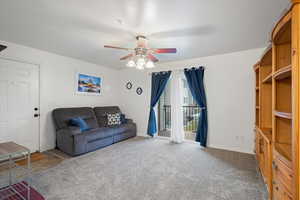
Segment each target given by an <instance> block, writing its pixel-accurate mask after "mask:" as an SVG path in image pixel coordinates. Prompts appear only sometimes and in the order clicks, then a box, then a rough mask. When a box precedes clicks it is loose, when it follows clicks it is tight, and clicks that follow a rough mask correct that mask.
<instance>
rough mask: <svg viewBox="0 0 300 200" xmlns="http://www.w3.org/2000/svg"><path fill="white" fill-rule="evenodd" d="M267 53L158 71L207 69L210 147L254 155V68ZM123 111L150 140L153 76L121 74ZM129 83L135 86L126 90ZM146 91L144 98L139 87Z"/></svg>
mask: <svg viewBox="0 0 300 200" xmlns="http://www.w3.org/2000/svg"><path fill="white" fill-rule="evenodd" d="M262 52H263V49H252V50H247V51H241V52H235V53H230V54H224V55H217V56H210V57H203V58H197V59H191V60H185V61H179V62H172V63H167V64H161V66H160V67H158V68H156V71H163V70H174V69H183V68H185V67H191V66H196V67H197V66H205V68H206V70H205V86H206V94H207V103H208V126H209V132H208V146H210V147H215V148H220V149H227V150H233V151H239V152H246V153H253V147H254V146H253V145H254V132H253V128H254V118H255V116H254V115H255V113H254V104H255V103H254V91H255V90H254V73H253V70H252V69H253V68H252V66H253V64H254V63H256V62H257V60H258V59H259V57H260V56H261V54H262ZM120 77H122V80H121V82H122V83H121V89H120V94H121V96H122V102H120V105H121V108H122V110H123V111H124V112H125V113H126V114H128V116H129V117H131V118H133V119H134V120H135V121H136V122H137V123H138V135H141V136H146V131H147V123H148V115H149V104H150V95H151V94H150V92H151V89H150V88H151V76H150V75H149V72H145V71H137V70H135V69H133V70H131V69H128V70H122V71H121V72H120ZM127 81H131V82H132V83H133V85H134V88H133V89H132V90H127V89H125V84H126V82H127ZM138 86H141V87H142V88H143V90H144V93H143V95H142V96H138V95H136V93H135V89H136V87H138Z"/></svg>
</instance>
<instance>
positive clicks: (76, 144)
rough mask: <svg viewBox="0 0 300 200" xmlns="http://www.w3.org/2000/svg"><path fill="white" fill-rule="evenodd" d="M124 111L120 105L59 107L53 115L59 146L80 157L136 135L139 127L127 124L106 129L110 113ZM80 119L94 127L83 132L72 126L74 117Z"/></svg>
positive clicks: (128, 122) (128, 121) (128, 120)
mask: <svg viewBox="0 0 300 200" xmlns="http://www.w3.org/2000/svg"><path fill="white" fill-rule="evenodd" d="M116 112H121V111H120V109H119V108H118V107H117V106H110V107H95V108H90V107H80V108H58V109H55V110H54V111H53V113H52V115H53V120H54V124H55V128H56V145H57V147H58V148H59V149H60V150H62V151H63V152H65V153H67V154H69V155H71V156H77V155H81V154H84V153H87V152H90V151H94V150H96V149H99V148H102V147H105V146H108V145H111V144H114V143H116V142H119V141H122V140H126V139H128V138H131V137H135V136H136V124H135V123H133V121H132V120H130V119H126V123H123V124H121V125H116V126H112V127H107V126H106V117H105V115H106V114H108V113H116ZM74 117H81V118H82V119H84V120H85V122H86V123H87V124H88V126H89V127H90V128H91V129H90V130H88V131H83V132H81V130H80V128H79V127H76V126H70V125H69V121H70V119H71V118H74Z"/></svg>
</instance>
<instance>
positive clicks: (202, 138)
mask: <svg viewBox="0 0 300 200" xmlns="http://www.w3.org/2000/svg"><path fill="white" fill-rule="evenodd" d="M184 74H185V77H186V79H187V83H188V86H189V88H190V91H191V93H192V96H193V98H194V99H195V101H196V102H197V104H198V105H199V106H200V107H201V113H200V116H199V121H198V129H197V135H196V141H197V142H200V145H201V146H203V147H206V142H207V127H208V125H207V107H206V95H205V88H204V83H203V77H204V67H199V68H191V69H184Z"/></svg>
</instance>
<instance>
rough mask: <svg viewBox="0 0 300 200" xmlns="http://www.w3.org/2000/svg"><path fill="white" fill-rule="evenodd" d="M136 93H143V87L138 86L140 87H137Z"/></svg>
mask: <svg viewBox="0 0 300 200" xmlns="http://www.w3.org/2000/svg"><path fill="white" fill-rule="evenodd" d="M136 93H137V94H138V95H141V94H143V89H142V88H141V87H138V88H137V89H136Z"/></svg>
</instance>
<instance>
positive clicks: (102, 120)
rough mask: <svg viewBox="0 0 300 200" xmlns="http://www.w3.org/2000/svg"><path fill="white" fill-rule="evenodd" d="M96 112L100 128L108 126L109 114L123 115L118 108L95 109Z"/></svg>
mask: <svg viewBox="0 0 300 200" xmlns="http://www.w3.org/2000/svg"><path fill="white" fill-rule="evenodd" d="M94 112H95V115H96V118H97V122H98V125H99V127H106V126H107V114H112V113H121V111H120V109H119V107H118V106H105V107H95V108H94Z"/></svg>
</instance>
